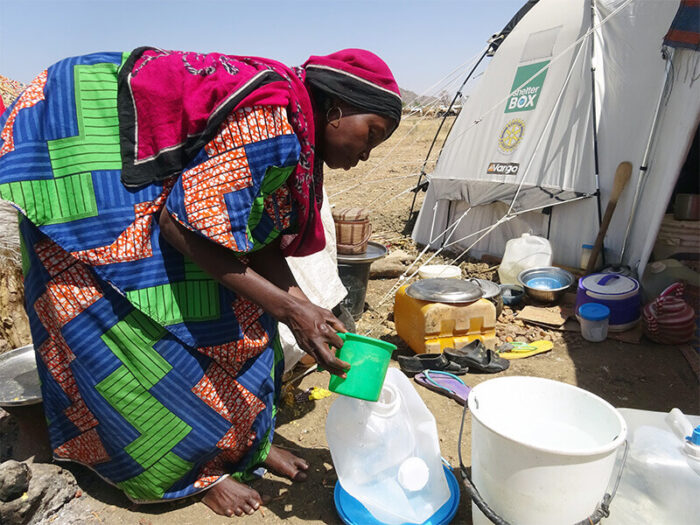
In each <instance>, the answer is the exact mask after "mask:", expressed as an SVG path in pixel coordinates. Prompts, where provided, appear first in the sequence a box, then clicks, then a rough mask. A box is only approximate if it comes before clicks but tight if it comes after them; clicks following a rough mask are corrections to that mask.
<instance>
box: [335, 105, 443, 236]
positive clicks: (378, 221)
mask: <svg viewBox="0 0 700 525" xmlns="http://www.w3.org/2000/svg"><path fill="white" fill-rule="evenodd" d="M453 120H454V117H450V118H448V119H447V120H446V121H445V124H444V125H443V127H442V130H441V131H440V137H439V138H438V141H437V142H436V144H435V147H434V148H433V151H432V153H431V156H430V162H429V163H428V164H427V165H426V171H427V172H430V171H431V170H432V169H433V167H434V166H435V159H436V158H437V155H438V153H439V151H440V147H441V146H442V141H443V140H444V137H445V135H446V134H447V130H448V129H449V127H450V126H451V124H452V121H453ZM441 121H442V119H438V118H421V117H408V118H405V119H404V120H403V121H402V122H401V125H400V126H399V128H398V129H397V130H396V131H395V132H394V134H393V135H392V136H391V138H390V139H389V140H388V141H386V142H385V143H384V144H381V145H380V146H379V147H377V148H376V150H374V151H373V152H372V156H371V157H370V159H369V160H368V161H367V162H362V163H361V164H359V165H358V166H357V167H355V168H353V169H351V170H349V171H343V170H326V173H325V177H326V180H325V185H326V192H327V193H328V196H329V200H330V202H331V205H334V206H335V207H337V208H345V207H355V206H363V207H367V208H369V209H370V219H371V221H372V226H373V228H374V232H375V233H374V234H373V238H375V239H376V240H378V241H390V240H391V239H392V238H396V237H399V236H402V235H405V234H408V235H410V232H409V231H407V230H406V225H407V222H408V219H409V211H410V209H411V201H412V200H413V196H414V193H412V192H411V191H410V189H411V188H413V187H415V185H416V182H417V181H418V175H419V173H420V171H421V168H422V166H423V162H424V160H425V156H426V154H427V153H428V150H429V148H430V144H431V142H432V141H433V138H434V137H435V133H436V131H437V129H438V127H439V126H440V122H441ZM422 202H423V193H422V192H419V193H418V195H417V199H416V205H415V206H414V211H418V210H419V209H420V205H421V203H422Z"/></svg>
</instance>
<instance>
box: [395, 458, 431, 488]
mask: <svg viewBox="0 0 700 525" xmlns="http://www.w3.org/2000/svg"><path fill="white" fill-rule="evenodd" d="M398 478H399V485H401V486H402V487H403V488H404V489H406V490H408V491H410V492H416V491H417V490H420V489H422V488H423V487H425V486H426V485H427V483H428V478H430V469H429V468H428V465H426V464H425V461H423V460H422V459H421V458H419V457H416V456H413V457H410V458H408V459H407V460H405V461H404V462H403V463H401V466H400V467H399V474H398Z"/></svg>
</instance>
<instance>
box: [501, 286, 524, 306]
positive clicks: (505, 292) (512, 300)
mask: <svg viewBox="0 0 700 525" xmlns="http://www.w3.org/2000/svg"><path fill="white" fill-rule="evenodd" d="M500 288H501V297H502V298H503V304H506V305H508V306H515V305H517V304H518V303H520V301H522V300H523V295H525V289H524V288H523V287H522V286H520V285H519V284H502V285H500Z"/></svg>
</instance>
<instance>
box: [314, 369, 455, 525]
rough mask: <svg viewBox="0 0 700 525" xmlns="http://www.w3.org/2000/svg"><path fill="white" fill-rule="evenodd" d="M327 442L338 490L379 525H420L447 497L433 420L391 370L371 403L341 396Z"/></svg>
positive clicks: (330, 415)
mask: <svg viewBox="0 0 700 525" xmlns="http://www.w3.org/2000/svg"><path fill="white" fill-rule="evenodd" d="M326 438H327V439H328V446H329V448H330V451H331V456H332V457H333V464H334V466H335V470H336V472H337V473H338V481H339V482H340V484H341V485H342V487H343V489H344V490H345V491H346V492H347V493H348V494H350V496H352V497H353V498H355V499H356V500H358V501H359V502H360V503H362V504H363V505H364V506H365V508H367V510H368V511H370V512H371V513H372V515H373V516H374V517H375V518H376V519H377V520H378V521H380V522H383V523H386V524H389V525H394V524H400V523H423V522H424V521H426V520H427V519H428V518H430V517H431V516H432V515H433V514H435V512H437V511H438V509H440V507H442V506H443V505H444V504H445V503H446V502H447V500H448V499H449V498H450V489H449V486H448V485H447V480H446V478H445V472H444V470H443V467H442V462H441V459H440V446H439V441H438V435H437V426H436V425H435V418H434V417H433V415H432V414H431V413H430V411H429V410H428V408H427V407H426V406H425V403H423V400H422V399H421V398H420V396H419V395H418V393H417V392H416V391H415V389H414V388H413V386H412V385H411V383H410V381H409V380H408V379H407V378H406V376H405V375H404V374H403V373H401V372H400V371H399V370H397V369H396V368H389V370H388V371H387V375H386V379H385V381H384V387H383V388H382V392H381V394H380V397H379V400H378V401H377V402H376V403H372V402H369V401H362V400H360V399H355V398H351V397H345V396H340V397H339V398H338V399H337V400H336V401H335V402H334V403H333V405H332V406H331V408H330V410H329V412H328V418H327V419H326Z"/></svg>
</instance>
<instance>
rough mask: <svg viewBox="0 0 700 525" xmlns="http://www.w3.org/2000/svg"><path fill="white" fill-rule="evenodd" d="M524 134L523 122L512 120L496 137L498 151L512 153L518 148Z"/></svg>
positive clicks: (517, 119)
mask: <svg viewBox="0 0 700 525" xmlns="http://www.w3.org/2000/svg"><path fill="white" fill-rule="evenodd" d="M524 134H525V122H523V121H522V120H520V119H519V118H514V119H513V120H511V121H509V122H508V124H506V126H505V127H504V128H503V131H501V135H500V136H499V137H498V149H499V151H500V152H501V153H512V152H513V151H515V148H517V147H518V144H520V141H521V140H522V139H523V135H524Z"/></svg>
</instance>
